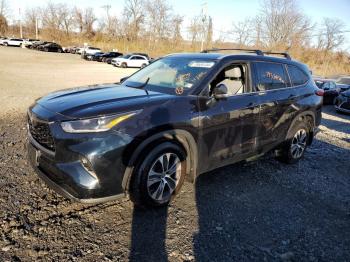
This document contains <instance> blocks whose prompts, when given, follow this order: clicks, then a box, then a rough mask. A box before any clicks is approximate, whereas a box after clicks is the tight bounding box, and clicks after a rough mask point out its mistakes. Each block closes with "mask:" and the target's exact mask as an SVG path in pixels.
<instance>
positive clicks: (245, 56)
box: [167, 53, 305, 67]
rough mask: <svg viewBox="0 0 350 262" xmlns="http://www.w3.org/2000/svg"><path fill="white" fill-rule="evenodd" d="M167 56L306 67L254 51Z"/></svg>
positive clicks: (294, 61) (171, 55) (292, 61)
mask: <svg viewBox="0 0 350 262" xmlns="http://www.w3.org/2000/svg"><path fill="white" fill-rule="evenodd" d="M167 57H182V58H193V59H212V60H231V59H234V60H247V61H249V60H251V61H269V62H276V63H287V64H297V65H298V66H303V67H305V65H304V64H302V63H300V62H298V61H296V60H290V59H286V58H280V57H276V56H270V55H257V54H254V53H236V54H235V53H234V54H223V53H176V54H170V55H168V56H167Z"/></svg>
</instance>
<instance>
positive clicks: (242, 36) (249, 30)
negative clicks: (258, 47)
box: [232, 18, 255, 47]
mask: <svg viewBox="0 0 350 262" xmlns="http://www.w3.org/2000/svg"><path fill="white" fill-rule="evenodd" d="M254 24H255V23H254V21H253V20H252V19H250V18H246V19H245V20H243V21H240V22H238V23H233V29H232V34H233V36H234V41H235V42H236V43H237V44H238V45H239V46H240V47H243V46H247V45H249V44H250V43H251V41H252V39H251V37H252V35H253V33H254Z"/></svg>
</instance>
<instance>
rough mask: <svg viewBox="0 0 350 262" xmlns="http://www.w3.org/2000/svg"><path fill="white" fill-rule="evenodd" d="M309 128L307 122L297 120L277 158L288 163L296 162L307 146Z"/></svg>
mask: <svg viewBox="0 0 350 262" xmlns="http://www.w3.org/2000/svg"><path fill="white" fill-rule="evenodd" d="M310 130H311V129H310V126H309V124H307V123H304V122H297V123H296V124H295V125H294V127H293V128H292V130H291V134H292V138H290V139H289V140H287V141H286V142H285V144H284V145H283V146H282V147H281V149H280V150H279V155H278V156H277V159H278V160H280V161H281V162H284V163H288V164H293V163H296V162H298V161H299V160H300V159H301V158H302V157H303V156H304V153H305V150H306V148H307V146H308V141H309V137H310Z"/></svg>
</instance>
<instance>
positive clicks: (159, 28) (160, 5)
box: [146, 0, 171, 40]
mask: <svg viewBox="0 0 350 262" xmlns="http://www.w3.org/2000/svg"><path fill="white" fill-rule="evenodd" d="M146 11H147V12H146V16H147V20H146V21H148V31H149V33H151V35H154V37H155V39H156V40H161V39H164V38H166V37H168V36H169V32H170V30H169V29H170V23H171V6H170V5H169V4H168V2H167V1H166V0H148V1H147V2H146ZM152 33H153V34H152Z"/></svg>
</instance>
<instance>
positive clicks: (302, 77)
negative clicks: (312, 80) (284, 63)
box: [288, 65, 309, 86]
mask: <svg viewBox="0 0 350 262" xmlns="http://www.w3.org/2000/svg"><path fill="white" fill-rule="evenodd" d="M288 73H289V76H290V78H291V81H292V85H293V86H300V85H303V84H305V83H306V82H307V81H308V80H309V77H308V76H307V75H306V74H305V73H304V72H303V71H301V70H300V69H299V68H297V67H296V66H293V65H288Z"/></svg>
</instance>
